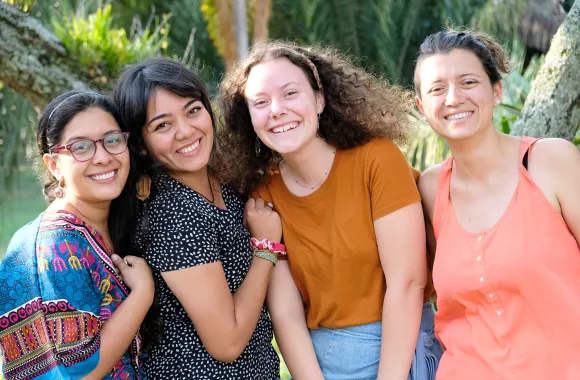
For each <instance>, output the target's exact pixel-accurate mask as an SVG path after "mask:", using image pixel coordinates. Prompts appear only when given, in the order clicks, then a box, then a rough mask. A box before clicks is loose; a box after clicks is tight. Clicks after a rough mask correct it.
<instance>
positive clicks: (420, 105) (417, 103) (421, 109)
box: [415, 95, 425, 115]
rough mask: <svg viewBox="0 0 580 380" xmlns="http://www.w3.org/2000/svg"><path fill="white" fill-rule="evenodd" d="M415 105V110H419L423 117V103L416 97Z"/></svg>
mask: <svg viewBox="0 0 580 380" xmlns="http://www.w3.org/2000/svg"><path fill="white" fill-rule="evenodd" d="M415 104H416V105H417V108H419V112H421V114H422V115H425V110H424V109H423V102H422V101H421V98H420V97H419V96H417V95H415Z"/></svg>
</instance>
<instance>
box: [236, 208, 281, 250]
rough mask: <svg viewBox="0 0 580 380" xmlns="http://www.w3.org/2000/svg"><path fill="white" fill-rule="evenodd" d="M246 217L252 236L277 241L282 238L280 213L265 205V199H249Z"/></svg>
mask: <svg viewBox="0 0 580 380" xmlns="http://www.w3.org/2000/svg"><path fill="white" fill-rule="evenodd" d="M244 219H245V220H246V224H247V228H248V231H250V235H252V237H255V238H256V239H258V240H262V239H268V240H270V241H273V242H277V243H279V242H280V240H281V239H282V221H281V220H280V215H278V213H277V212H276V211H274V210H272V208H271V207H269V206H267V205H265V204H264V200H263V199H261V198H258V199H253V198H250V199H248V202H246V210H245V211H244Z"/></svg>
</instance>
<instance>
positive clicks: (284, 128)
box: [272, 122, 298, 133]
mask: <svg viewBox="0 0 580 380" xmlns="http://www.w3.org/2000/svg"><path fill="white" fill-rule="evenodd" d="M297 126H298V123H297V122H294V123H288V124H286V125H283V126H281V127H276V128H274V129H272V132H274V133H283V132H286V131H289V130H291V129H294V128H296V127H297Z"/></svg>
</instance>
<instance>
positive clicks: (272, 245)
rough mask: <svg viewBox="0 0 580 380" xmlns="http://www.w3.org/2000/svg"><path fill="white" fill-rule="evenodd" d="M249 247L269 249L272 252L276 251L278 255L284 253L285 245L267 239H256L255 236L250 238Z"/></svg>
mask: <svg viewBox="0 0 580 380" xmlns="http://www.w3.org/2000/svg"><path fill="white" fill-rule="evenodd" d="M250 247H251V248H252V249H258V250H264V251H270V252H272V253H277V254H279V255H285V254H286V247H285V246H284V244H282V243H276V242H273V241H270V240H268V239H262V240H258V239H256V238H251V239H250Z"/></svg>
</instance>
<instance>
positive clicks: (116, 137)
mask: <svg viewBox="0 0 580 380" xmlns="http://www.w3.org/2000/svg"><path fill="white" fill-rule="evenodd" d="M122 138H123V136H122V135H121V134H120V133H112V134H110V135H108V136H107V137H105V141H104V143H105V145H107V146H116V145H119V144H120V143H121V139H122Z"/></svg>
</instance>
